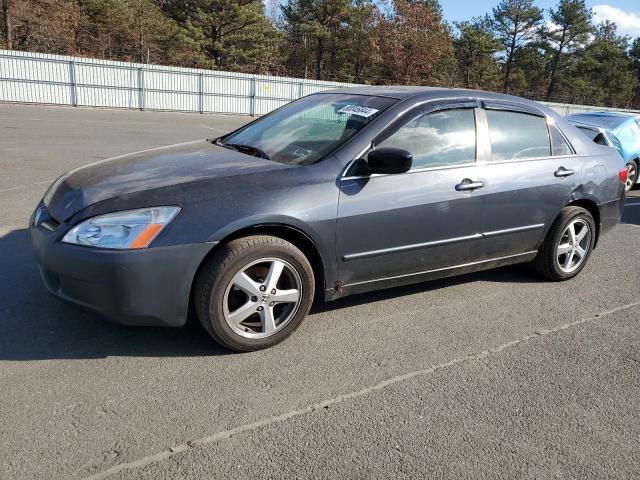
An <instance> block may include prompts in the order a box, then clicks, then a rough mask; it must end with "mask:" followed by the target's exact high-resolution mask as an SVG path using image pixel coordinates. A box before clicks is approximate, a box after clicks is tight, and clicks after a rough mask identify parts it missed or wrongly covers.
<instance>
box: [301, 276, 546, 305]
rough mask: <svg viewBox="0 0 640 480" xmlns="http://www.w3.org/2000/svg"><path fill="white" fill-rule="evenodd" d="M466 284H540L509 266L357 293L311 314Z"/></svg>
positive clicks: (538, 278) (536, 277)
mask: <svg viewBox="0 0 640 480" xmlns="http://www.w3.org/2000/svg"><path fill="white" fill-rule="evenodd" d="M470 282H498V283H531V284H535V283H539V282H544V280H542V279H541V278H540V277H539V276H538V275H537V274H536V273H535V272H534V271H533V270H532V269H531V268H530V267H528V266H527V265H511V266H508V267H501V268H495V269H492V270H485V271H482V272H476V273H467V274H464V275H458V276H455V277H449V278H443V279H440V280H430V281H426V282H421V283H415V284H412V285H406V286H402V287H392V288H388V289H384V290H375V291H373V292H367V293H360V294H357V295H352V296H349V297H344V298H340V299H338V300H335V301H332V302H325V303H317V304H316V305H314V306H313V308H312V310H311V313H322V312H329V311H332V310H339V309H341V308H346V307H355V306H358V305H364V304H367V303H373V302H380V301H384V300H389V299H392V298H399V297H404V296H408V295H415V294H419V293H427V292H430V291H434V290H439V289H441V288H447V287H450V286H453V285H459V284H462V283H470Z"/></svg>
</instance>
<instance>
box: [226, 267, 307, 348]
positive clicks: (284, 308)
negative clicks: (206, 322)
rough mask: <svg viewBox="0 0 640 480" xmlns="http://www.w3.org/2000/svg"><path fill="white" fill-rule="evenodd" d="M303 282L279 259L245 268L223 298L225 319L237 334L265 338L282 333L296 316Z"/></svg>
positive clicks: (235, 277) (232, 282) (233, 279)
mask: <svg viewBox="0 0 640 480" xmlns="http://www.w3.org/2000/svg"><path fill="white" fill-rule="evenodd" d="M301 298H302V280H301V278H300V275H299V273H298V272H297V271H296V269H295V268H294V267H293V266H292V265H291V264H290V263H289V262H287V261H285V260H283V259H280V258H273V257H269V258H261V259H258V260H255V261H253V262H251V263H249V264H247V265H245V266H244V267H242V268H241V269H240V270H239V271H238V272H237V273H236V274H235V275H234V277H233V278H232V280H231V282H230V283H229V285H228V286H227V288H226V290H225V294H224V300H223V302H224V305H223V312H224V319H225V321H226V322H227V325H228V326H229V327H230V328H231V329H232V330H233V331H234V333H236V334H238V335H240V336H243V337H246V338H266V337H269V336H271V335H274V334H275V333H277V332H279V331H280V330H282V329H283V328H284V327H285V326H286V325H287V324H288V323H289V322H290V321H291V320H292V319H293V317H294V316H295V315H296V313H297V312H298V309H299V307H300V301H301Z"/></svg>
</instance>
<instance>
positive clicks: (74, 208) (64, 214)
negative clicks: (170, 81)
mask: <svg viewBox="0 0 640 480" xmlns="http://www.w3.org/2000/svg"><path fill="white" fill-rule="evenodd" d="M286 168H292V167H291V166H290V165H286V164H281V163H277V162H273V161H271V160H265V159H262V158H257V157H253V156H250V155H245V154H243V153H240V152H236V151H233V150H229V149H226V148H224V147H220V146H218V145H214V144H212V143H211V142H210V141H207V140H202V141H197V142H189V143H186V144H179V145H172V146H168V147H161V148H157V149H152V150H145V151H143V152H137V153H132V154H130V155H123V156H120V157H114V158H111V159H107V160H102V161H100V162H96V163H92V164H90V165H86V166H84V167H80V168H77V169H75V170H72V171H70V172H67V173H66V174H64V175H63V176H62V177H60V178H59V179H58V180H56V181H55V182H54V183H53V185H51V187H50V188H49V190H48V191H47V193H46V194H45V199H44V202H45V205H46V206H47V209H48V210H49V213H50V214H51V216H52V217H53V218H55V219H56V220H58V221H65V220H67V219H69V218H70V217H72V216H73V215H75V214H76V213H77V212H79V211H80V210H82V209H83V208H86V207H88V206H89V205H93V204H94V203H97V202H100V201H103V200H107V199H110V198H115V197H118V196H121V195H126V194H129V193H135V192H140V191H144V190H151V189H154V188H161V187H167V186H171V185H179V184H185V183H189V182H194V181H199V180H207V179H214V178H222V177H230V176H236V175H245V174H251V173H258V172H266V171H270V170H278V169H286Z"/></svg>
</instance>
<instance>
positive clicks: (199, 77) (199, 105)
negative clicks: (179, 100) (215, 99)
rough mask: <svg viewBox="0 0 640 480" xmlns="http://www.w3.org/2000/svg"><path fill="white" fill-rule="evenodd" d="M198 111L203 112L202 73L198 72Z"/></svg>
mask: <svg viewBox="0 0 640 480" xmlns="http://www.w3.org/2000/svg"><path fill="white" fill-rule="evenodd" d="M198 111H199V112H200V113H204V73H202V72H200V73H199V74H198Z"/></svg>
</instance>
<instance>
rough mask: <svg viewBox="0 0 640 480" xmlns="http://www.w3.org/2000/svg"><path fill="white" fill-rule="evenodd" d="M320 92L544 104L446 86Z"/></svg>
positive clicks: (347, 89) (353, 88)
mask: <svg viewBox="0 0 640 480" xmlns="http://www.w3.org/2000/svg"><path fill="white" fill-rule="evenodd" d="M318 93H343V94H351V95H369V96H376V97H389V98H396V99H399V100H404V99H408V98H412V97H420V98H421V99H425V100H428V99H430V98H433V99H437V98H441V97H447V98H455V97H460V98H468V97H475V98H479V99H482V100H503V101H510V102H517V103H522V104H527V105H534V104H535V105H536V106H537V107H538V108H541V107H542V106H541V105H539V104H536V103H535V102H533V101H531V100H527V99H526V98H522V97H515V96H513V95H505V94H502V93H494V92H487V91H484V90H471V89H464V88H444V87H411V86H409V87H406V86H366V87H346V88H336V89H332V90H323V91H321V92H318Z"/></svg>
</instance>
